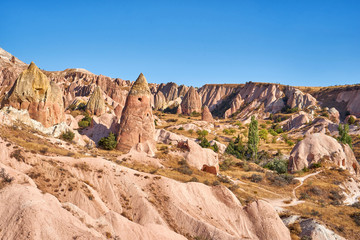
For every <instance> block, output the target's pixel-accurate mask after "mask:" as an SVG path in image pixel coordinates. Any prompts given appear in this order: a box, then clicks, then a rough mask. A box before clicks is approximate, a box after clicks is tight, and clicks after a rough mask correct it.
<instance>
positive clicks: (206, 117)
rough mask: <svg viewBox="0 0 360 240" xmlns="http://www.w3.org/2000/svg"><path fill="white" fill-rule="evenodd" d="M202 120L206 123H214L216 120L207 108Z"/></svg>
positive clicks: (204, 109)
mask: <svg viewBox="0 0 360 240" xmlns="http://www.w3.org/2000/svg"><path fill="white" fill-rule="evenodd" d="M201 120H202V121H206V122H214V118H213V116H212V114H211V112H210V110H209V108H208V107H207V106H205V107H204V108H203V111H202V114H201Z"/></svg>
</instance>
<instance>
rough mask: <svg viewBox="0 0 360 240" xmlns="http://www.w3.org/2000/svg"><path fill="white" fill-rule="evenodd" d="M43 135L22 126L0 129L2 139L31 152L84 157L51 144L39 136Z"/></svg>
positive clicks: (2, 127)
mask: <svg viewBox="0 0 360 240" xmlns="http://www.w3.org/2000/svg"><path fill="white" fill-rule="evenodd" d="M35 133H36V134H37V135H40V136H41V135H42V134H40V133H38V132H35V131H34V130H31V129H29V128H28V127H26V126H24V125H22V126H21V128H20V127H16V128H15V127H5V126H1V127H0V135H1V137H2V138H3V139H4V140H6V141H9V142H12V143H14V144H15V145H18V146H21V147H23V148H24V149H26V150H28V151H31V152H33V153H40V154H43V155H44V154H50V155H51V154H53V155H60V156H70V155H71V156H73V157H81V156H82V155H80V154H78V153H72V152H71V151H69V150H66V149H64V148H62V147H59V146H57V145H55V144H52V143H50V142H49V141H47V140H46V139H45V137H44V138H42V137H39V136H37V135H35Z"/></svg>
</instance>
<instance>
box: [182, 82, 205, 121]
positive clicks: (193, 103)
mask: <svg viewBox="0 0 360 240" xmlns="http://www.w3.org/2000/svg"><path fill="white" fill-rule="evenodd" d="M181 110H182V113H183V114H185V115H190V114H191V113H192V112H198V113H200V112H201V99H200V95H199V94H198V92H197V91H196V89H195V88H194V87H190V88H189V90H188V91H187V93H186V94H185V96H184V98H183V100H182V102H181Z"/></svg>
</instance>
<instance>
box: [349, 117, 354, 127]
mask: <svg viewBox="0 0 360 240" xmlns="http://www.w3.org/2000/svg"><path fill="white" fill-rule="evenodd" d="M348 123H349V124H350V125H352V124H354V123H355V118H354V117H353V116H350V117H349V119H348Z"/></svg>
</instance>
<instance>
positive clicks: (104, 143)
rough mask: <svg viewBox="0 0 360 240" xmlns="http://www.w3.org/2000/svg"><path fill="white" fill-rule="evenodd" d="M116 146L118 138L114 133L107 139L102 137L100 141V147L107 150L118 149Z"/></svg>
mask: <svg viewBox="0 0 360 240" xmlns="http://www.w3.org/2000/svg"><path fill="white" fill-rule="evenodd" d="M116 144H117V142H116V138H115V135H114V134H113V133H112V132H110V133H109V135H108V136H107V137H102V138H101V139H100V141H99V147H101V148H103V149H106V150H113V149H114V148H115V147H116Z"/></svg>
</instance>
